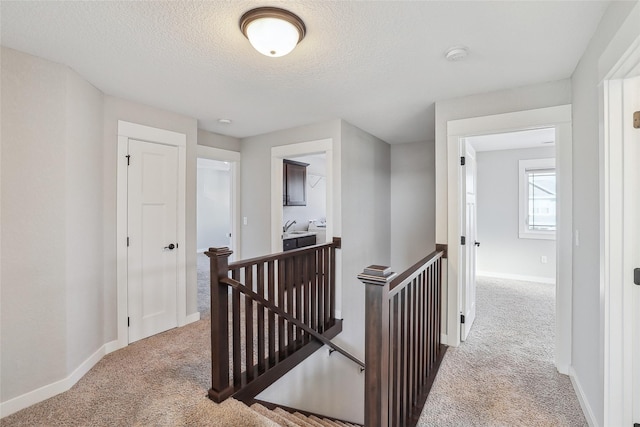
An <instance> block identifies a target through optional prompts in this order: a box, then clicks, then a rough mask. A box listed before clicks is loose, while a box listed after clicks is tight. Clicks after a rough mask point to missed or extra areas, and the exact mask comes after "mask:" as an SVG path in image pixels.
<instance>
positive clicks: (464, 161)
mask: <svg viewBox="0 0 640 427" xmlns="http://www.w3.org/2000/svg"><path fill="white" fill-rule="evenodd" d="M465 163H467V159H465V158H464V156H462V157H460V166H464V165H465Z"/></svg>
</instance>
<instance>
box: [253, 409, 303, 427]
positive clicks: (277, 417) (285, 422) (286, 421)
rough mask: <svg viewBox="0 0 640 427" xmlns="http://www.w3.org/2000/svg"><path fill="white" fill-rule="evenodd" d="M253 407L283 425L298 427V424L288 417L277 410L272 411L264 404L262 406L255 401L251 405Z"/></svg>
mask: <svg viewBox="0 0 640 427" xmlns="http://www.w3.org/2000/svg"><path fill="white" fill-rule="evenodd" d="M251 409H253V410H254V411H256V412H257V413H259V414H261V415H263V416H265V417H267V418H269V419H270V420H272V421H273V422H276V423H278V424H279V425H281V426H283V427H298V424H296V423H294V422H292V421H290V420H289V419H288V418H286V417H284V416H282V415H280V414H279V413H277V412H275V411H272V410H271V409H269V408H265V407H264V406H262V405H261V404H259V403H254V404H253V405H251Z"/></svg>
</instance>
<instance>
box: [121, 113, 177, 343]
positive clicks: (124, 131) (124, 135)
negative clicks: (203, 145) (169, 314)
mask: <svg viewBox="0 0 640 427" xmlns="http://www.w3.org/2000/svg"><path fill="white" fill-rule="evenodd" d="M130 138H131V139H137V140H141V141H147V142H152V143H157V144H165V145H172V146H175V147H178V183H177V185H178V212H177V221H178V241H177V242H176V243H178V245H179V248H184V249H181V250H178V253H177V256H178V284H177V285H178V286H177V295H176V299H177V307H178V319H177V321H178V326H184V325H185V324H187V323H188V322H187V287H186V277H187V270H186V265H187V263H186V244H185V234H186V201H185V186H186V170H187V162H186V158H187V156H186V149H187V136H186V135H185V134H182V133H178V132H173V131H169V130H164V129H158V128H153V127H149V126H144V125H139V124H136V123H130V122H125V121H123V120H118V160H117V162H118V163H117V184H116V187H117V190H116V191H117V201H116V271H117V297H116V298H117V317H116V321H117V325H118V329H117V330H118V337H117V342H118V348H123V347H126V346H127V345H129V338H128V336H129V333H128V327H127V316H128V307H127V288H128V283H127V282H128V279H127V276H128V271H127V270H128V267H127V223H128V213H127V152H128V150H127V148H128V145H129V139H130Z"/></svg>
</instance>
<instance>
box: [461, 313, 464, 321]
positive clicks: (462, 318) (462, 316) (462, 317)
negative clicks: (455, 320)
mask: <svg viewBox="0 0 640 427" xmlns="http://www.w3.org/2000/svg"><path fill="white" fill-rule="evenodd" d="M460 323H464V314H461V315H460Z"/></svg>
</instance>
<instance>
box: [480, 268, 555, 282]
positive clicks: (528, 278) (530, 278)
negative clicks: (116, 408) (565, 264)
mask: <svg viewBox="0 0 640 427" xmlns="http://www.w3.org/2000/svg"><path fill="white" fill-rule="evenodd" d="M476 274H477V275H478V276H485V277H495V278H496V279H511V280H521V281H523V282H536V283H547V284H549V285H555V284H556V279H555V277H554V278H550V277H542V276H523V275H520V274H509V273H494V272H490V271H478V272H477V273H476Z"/></svg>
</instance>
